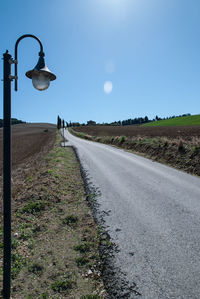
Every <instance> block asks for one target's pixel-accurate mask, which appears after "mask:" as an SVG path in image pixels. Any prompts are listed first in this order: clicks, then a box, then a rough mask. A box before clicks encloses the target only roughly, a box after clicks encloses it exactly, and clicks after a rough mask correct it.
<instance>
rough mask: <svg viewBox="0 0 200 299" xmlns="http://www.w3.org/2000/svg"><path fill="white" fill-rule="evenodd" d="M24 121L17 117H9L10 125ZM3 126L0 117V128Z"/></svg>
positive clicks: (23, 122)
mask: <svg viewBox="0 0 200 299" xmlns="http://www.w3.org/2000/svg"><path fill="white" fill-rule="evenodd" d="M25 123H26V122H25V121H22V120H19V119H17V118H11V125H17V124H25ZM2 127H3V119H1V118H0V128H2Z"/></svg>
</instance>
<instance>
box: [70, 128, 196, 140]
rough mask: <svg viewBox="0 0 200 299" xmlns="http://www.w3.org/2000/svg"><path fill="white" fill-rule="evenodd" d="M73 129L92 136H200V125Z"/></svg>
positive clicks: (188, 138)
mask: <svg viewBox="0 0 200 299" xmlns="http://www.w3.org/2000/svg"><path fill="white" fill-rule="evenodd" d="M73 130H75V131H78V132H84V133H86V134H89V135H92V136H127V137H138V136H141V137H167V138H170V139H173V138H182V139H186V140H191V139H192V137H198V138H200V126H181V127H141V126H80V127H75V128H73Z"/></svg>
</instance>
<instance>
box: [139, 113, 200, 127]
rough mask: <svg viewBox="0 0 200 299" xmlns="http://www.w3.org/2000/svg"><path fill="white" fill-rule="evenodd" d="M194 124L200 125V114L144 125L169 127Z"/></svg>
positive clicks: (145, 125)
mask: <svg viewBox="0 0 200 299" xmlns="http://www.w3.org/2000/svg"><path fill="white" fill-rule="evenodd" d="M194 125H200V114H198V115H191V116H183V117H175V118H171V119H165V120H158V121H153V122H150V123H147V124H144V125H142V126H143V127H151V126H167V127H168V126H194Z"/></svg>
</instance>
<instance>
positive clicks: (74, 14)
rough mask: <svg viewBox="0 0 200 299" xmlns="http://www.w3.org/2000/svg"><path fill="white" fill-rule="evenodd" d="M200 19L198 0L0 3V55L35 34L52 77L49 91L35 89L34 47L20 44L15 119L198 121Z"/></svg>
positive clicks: (26, 0) (29, 43)
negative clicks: (186, 116)
mask: <svg viewBox="0 0 200 299" xmlns="http://www.w3.org/2000/svg"><path fill="white" fill-rule="evenodd" d="M199 13H200V1H199V0H191V1H189V0H162V1H161V0H34V1H31V0H18V1H16V0H10V1H7V0H1V6H0V37H1V42H0V51H1V55H3V53H4V52H5V50H6V49H8V50H9V51H10V52H11V54H14V45H15V41H16V40H17V38H18V37H19V36H20V35H22V34H26V33H30V34H34V35H36V36H37V37H39V38H40V39H41V41H42V43H43V46H44V51H45V54H46V63H47V66H48V67H49V69H50V70H52V71H53V72H54V73H55V74H56V75H57V80H56V81H53V82H52V83H51V85H50V87H49V89H48V90H46V91H43V92H40V91H37V90H35V89H34V88H33V87H32V82H31V80H29V79H27V78H26V77H25V76H24V73H25V72H26V71H27V70H29V69H32V68H33V67H34V66H35V65H36V62H37V60H38V52H39V46H38V44H37V42H36V41H35V40H33V39H30V38H29V39H28V38H27V39H24V40H23V41H22V42H21V43H20V45H19V53H18V55H19V65H18V68H19V74H18V75H19V83H18V84H19V91H18V92H15V91H14V84H13V83H12V85H13V87H12V116H13V117H16V118H19V119H22V120H25V121H28V122H52V123H56V119H57V115H58V114H59V115H60V117H61V118H64V119H65V120H66V121H69V120H71V121H80V122H86V121H87V120H90V119H92V120H95V121H97V122H110V121H114V120H123V119H127V118H134V117H139V116H145V115H147V116H148V117H149V118H154V117H155V115H159V116H161V117H164V116H170V115H179V114H183V113H191V114H199V113H200V17H199ZM0 75H1V79H2V77H3V61H2V60H1V63H0ZM107 81H109V82H107ZM105 82H107V84H105ZM104 84H105V90H104ZM2 87H3V83H2V82H1V99H2V97H3V93H2ZM106 91H107V92H106ZM2 102H3V100H2V101H1V103H2ZM1 106H2V104H1ZM0 117H2V109H1V114H0Z"/></svg>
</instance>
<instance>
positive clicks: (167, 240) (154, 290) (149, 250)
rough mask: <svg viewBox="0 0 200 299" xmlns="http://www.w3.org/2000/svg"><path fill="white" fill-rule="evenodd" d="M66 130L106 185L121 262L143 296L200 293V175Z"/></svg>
mask: <svg viewBox="0 0 200 299" xmlns="http://www.w3.org/2000/svg"><path fill="white" fill-rule="evenodd" d="M65 136H66V138H67V139H68V140H69V142H70V143H71V144H72V145H73V146H74V147H76V149H77V152H78V155H79V158H80V161H81V164H82V166H83V168H84V170H85V171H86V172H87V174H88V176H89V180H90V181H91V182H92V184H94V186H96V187H97V188H99V190H100V191H101V195H100V196H98V197H97V200H98V203H99V204H100V208H99V209H100V212H103V211H104V221H105V224H106V226H107V228H108V231H109V234H110V236H111V238H112V241H113V242H115V243H116V244H117V245H118V248H119V251H118V252H117V253H116V254H115V257H114V261H115V266H116V267H119V268H120V269H121V270H122V271H123V272H124V273H125V275H126V278H127V280H128V281H129V282H130V283H132V282H134V283H136V285H137V290H138V292H139V293H141V297H140V298H148V299H150V298H152V299H156V298H162V299H164V298H170V299H173V298H174V299H180V298H181V299H182V298H187V299H188V298H198V299H199V298H200V179H199V178H197V177H194V176H191V175H188V174H186V173H183V172H181V171H178V170H176V169H173V168H170V167H167V166H165V165H162V164H160V163H156V162H153V161H151V160H148V159H145V158H143V157H140V156H137V155H134V154H131V153H128V152H126V151H123V150H120V149H116V148H113V147H111V146H107V145H103V144H100V143H95V142H90V141H87V140H83V139H79V138H77V137H74V136H72V135H71V134H69V132H67V131H66V132H65ZM136 297H137V296H136V295H135V294H134V293H132V294H131V295H130V294H129V296H128V298H136ZM116 298H118V297H117V296H116Z"/></svg>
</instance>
